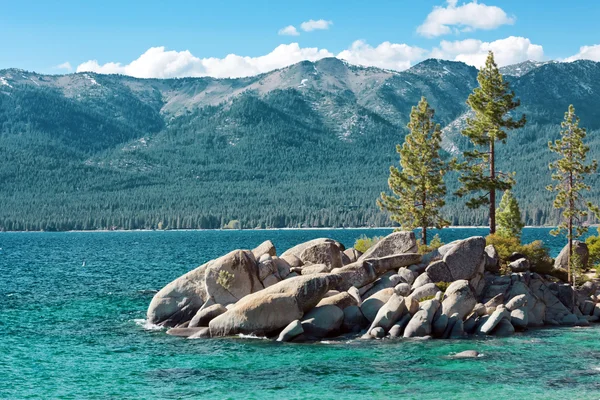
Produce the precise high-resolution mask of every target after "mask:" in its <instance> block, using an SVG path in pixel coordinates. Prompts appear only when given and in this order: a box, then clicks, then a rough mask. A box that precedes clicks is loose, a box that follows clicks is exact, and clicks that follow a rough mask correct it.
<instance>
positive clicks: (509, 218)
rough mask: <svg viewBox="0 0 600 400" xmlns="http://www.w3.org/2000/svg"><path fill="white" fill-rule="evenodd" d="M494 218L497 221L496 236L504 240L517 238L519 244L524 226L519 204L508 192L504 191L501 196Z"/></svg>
mask: <svg viewBox="0 0 600 400" xmlns="http://www.w3.org/2000/svg"><path fill="white" fill-rule="evenodd" d="M496 217H497V219H498V232H497V234H498V235H499V236H502V237H505V238H511V237H514V238H517V239H518V240H519V242H520V241H521V232H522V231H523V227H524V226H525V224H524V223H523V220H522V219H521V210H520V209H519V203H518V202H517V199H516V198H515V196H513V194H512V192H511V191H510V190H507V191H505V192H504V194H503V195H502V200H501V201H500V206H499V207H498V209H497V210H496Z"/></svg>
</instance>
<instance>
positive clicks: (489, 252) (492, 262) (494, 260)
mask: <svg viewBox="0 0 600 400" xmlns="http://www.w3.org/2000/svg"><path fill="white" fill-rule="evenodd" d="M485 270H486V271H488V272H491V273H493V274H497V273H499V272H500V256H499V255H498V252H497V251H496V248H495V247H494V245H492V244H490V245H489V246H485Z"/></svg>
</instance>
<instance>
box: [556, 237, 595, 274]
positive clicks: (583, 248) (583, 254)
mask: <svg viewBox="0 0 600 400" xmlns="http://www.w3.org/2000/svg"><path fill="white" fill-rule="evenodd" d="M573 251H574V252H575V253H576V254H577V255H578V256H579V260H580V262H581V265H582V266H583V269H584V270H585V269H587V267H588V262H589V257H590V252H589V249H588V246H587V244H585V243H584V242H580V241H579V240H573ZM568 265H569V245H568V244H567V245H566V246H565V247H563V249H562V250H561V251H560V254H559V255H558V257H556V260H554V268H555V269H557V270H563V271H566V270H567V267H568Z"/></svg>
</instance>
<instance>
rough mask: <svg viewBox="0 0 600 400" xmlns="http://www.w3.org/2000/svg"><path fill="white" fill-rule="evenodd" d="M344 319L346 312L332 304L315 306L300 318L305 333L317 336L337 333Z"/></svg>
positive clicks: (322, 336) (321, 336)
mask: <svg viewBox="0 0 600 400" xmlns="http://www.w3.org/2000/svg"><path fill="white" fill-rule="evenodd" d="M343 321H344V312H343V311H342V310H340V308H339V307H337V306H334V305H331V304H327V305H324V306H317V307H315V308H313V309H312V310H310V311H309V312H308V313H307V314H306V315H304V317H303V318H302V319H301V320H300V322H301V324H302V329H303V330H304V334H306V335H308V336H312V337H316V338H324V337H327V336H329V335H331V334H334V333H337V332H338V331H339V330H340V328H341V327H342V322H343Z"/></svg>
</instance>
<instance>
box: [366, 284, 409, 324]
mask: <svg viewBox="0 0 600 400" xmlns="http://www.w3.org/2000/svg"><path fill="white" fill-rule="evenodd" d="M406 312H407V310H406V305H405V303H404V297H402V296H398V295H397V294H395V293H394V294H392V296H391V297H390V298H389V299H388V301H387V302H386V303H385V304H384V305H383V306H382V307H381V308H380V309H379V311H378V312H377V315H376V316H375V319H374V320H373V323H372V324H371V327H370V328H369V330H371V329H373V328H375V327H381V328H383V330H384V331H385V332H387V331H389V330H390V328H391V327H392V326H393V325H394V324H395V323H396V322H397V321H398V320H399V319H400V317H402V315H403V314H404V313H406Z"/></svg>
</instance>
